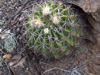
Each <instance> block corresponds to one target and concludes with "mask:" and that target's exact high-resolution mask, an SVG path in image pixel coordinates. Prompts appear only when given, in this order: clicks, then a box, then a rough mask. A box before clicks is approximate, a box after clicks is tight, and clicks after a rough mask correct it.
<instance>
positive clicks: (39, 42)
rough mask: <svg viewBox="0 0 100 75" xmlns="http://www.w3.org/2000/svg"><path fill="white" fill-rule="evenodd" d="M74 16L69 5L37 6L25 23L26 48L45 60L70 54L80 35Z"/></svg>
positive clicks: (49, 4) (57, 3)
mask: <svg viewBox="0 0 100 75" xmlns="http://www.w3.org/2000/svg"><path fill="white" fill-rule="evenodd" d="M76 15H77V14H76V13H75V12H74V11H73V9H72V8H71V7H70V5H66V6H63V4H62V2H60V1H59V2H56V3H55V2H53V1H51V2H50V1H48V2H46V3H44V4H43V5H39V7H38V9H37V10H35V9H34V13H33V15H32V17H31V16H30V17H29V21H28V22H27V23H26V29H27V30H28V31H27V33H26V37H27V38H28V41H29V44H28V46H30V47H34V52H35V53H38V54H39V53H42V54H43V55H44V56H45V57H47V58H48V57H51V56H54V57H55V58H59V57H60V56H61V54H63V53H64V54H69V53H71V52H72V51H73V49H71V47H72V46H74V47H77V45H78V44H79V42H78V38H79V37H80V35H81V34H82V31H81V28H80V25H79V24H78V17H77V16H76ZM33 16H34V17H33Z"/></svg>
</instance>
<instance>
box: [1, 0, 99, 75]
mask: <svg viewBox="0 0 100 75" xmlns="http://www.w3.org/2000/svg"><path fill="white" fill-rule="evenodd" d="M34 2H35V1H34V0H2V1H0V23H1V22H2V23H3V25H0V28H2V30H9V29H10V30H11V32H12V33H14V36H15V39H16V40H17V48H16V49H15V50H14V51H13V52H12V53H10V54H12V56H15V55H17V54H23V53H25V51H27V50H26V49H27V48H26V46H25V44H26V43H27V40H26V39H25V37H24V36H23V33H24V32H25V28H24V26H23V25H24V24H25V23H26V22H27V15H28V14H30V13H31V8H32V6H33V4H34ZM90 28H91V27H90ZM2 34H3V32H2ZM92 35H93V34H91V35H90V36H89V37H92ZM0 41H2V40H1V39H0ZM82 45H83V49H82V51H81V52H79V55H78V56H77V55H76V54H75V53H72V54H70V55H68V56H63V57H62V58H60V59H54V58H51V59H44V58H43V57H42V56H36V55H34V53H32V50H30V51H28V53H27V54H28V55H29V57H30V58H31V59H32V61H33V62H34V63H36V70H37V71H36V73H37V75H100V58H99V57H100V51H99V49H100V47H99V43H96V42H94V43H91V42H90V41H88V40H86V39H85V40H84V39H83V40H82ZM7 53H9V52H7V51H5V50H1V49H0V57H1V58H2V56H3V55H4V54H7ZM8 63H9V61H7V62H6V61H3V63H2V65H1V66H0V75H13V74H12V72H11V70H10V68H9V66H8ZM37 64H39V65H37Z"/></svg>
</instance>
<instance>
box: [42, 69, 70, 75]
mask: <svg viewBox="0 0 100 75" xmlns="http://www.w3.org/2000/svg"><path fill="white" fill-rule="evenodd" d="M54 69H58V70H61V71H65V72H71V71H68V70H64V69H61V68H58V67H54V68H51V69H48V70H46V71H44V72H43V73H44V74H45V73H46V72H49V71H52V70H54Z"/></svg>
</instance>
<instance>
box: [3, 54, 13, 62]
mask: <svg viewBox="0 0 100 75" xmlns="http://www.w3.org/2000/svg"><path fill="white" fill-rule="evenodd" d="M11 58H12V55H11V54H6V55H4V56H3V59H5V60H6V61H7V60H10V59H11Z"/></svg>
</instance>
